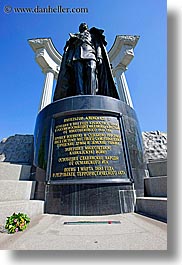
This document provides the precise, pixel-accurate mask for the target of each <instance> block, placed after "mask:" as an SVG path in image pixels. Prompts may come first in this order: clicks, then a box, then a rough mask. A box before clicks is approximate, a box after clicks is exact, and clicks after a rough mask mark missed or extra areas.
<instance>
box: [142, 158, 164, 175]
mask: <svg viewBox="0 0 182 265" xmlns="http://www.w3.org/2000/svg"><path fill="white" fill-rule="evenodd" d="M147 168H148V171H149V175H150V177H157V176H167V160H156V161H155V160H154V161H150V162H149V163H148V164H147Z"/></svg>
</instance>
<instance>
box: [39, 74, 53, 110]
mask: <svg viewBox="0 0 182 265" xmlns="http://www.w3.org/2000/svg"><path fill="white" fill-rule="evenodd" d="M53 81H54V72H53V70H52V69H47V71H46V76H45V81H44V87H43V90H42V97H41V101H40V106H39V111H41V110H42V109H43V108H45V107H46V106H47V105H49V104H50V103H51V98H52V89H53Z"/></svg>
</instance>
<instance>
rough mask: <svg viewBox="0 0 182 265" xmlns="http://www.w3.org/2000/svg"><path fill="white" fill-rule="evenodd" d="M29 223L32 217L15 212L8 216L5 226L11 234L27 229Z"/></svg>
mask: <svg viewBox="0 0 182 265" xmlns="http://www.w3.org/2000/svg"><path fill="white" fill-rule="evenodd" d="M29 223H30V218H29V217H28V216H27V215H26V214H24V213H18V214H17V213H13V214H12V215H11V216H9V217H7V220H6V224H5V228H6V229H7V230H8V233H9V234H13V233H16V232H18V231H23V230H25V229H26V228H27V225H28V224H29Z"/></svg>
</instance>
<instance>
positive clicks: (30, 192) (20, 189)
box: [0, 180, 36, 201]
mask: <svg viewBox="0 0 182 265" xmlns="http://www.w3.org/2000/svg"><path fill="white" fill-rule="evenodd" d="M35 183H36V182H35V181H16V180H0V201H12V200H13V201H14V200H30V199H33V197H34V191H35Z"/></svg>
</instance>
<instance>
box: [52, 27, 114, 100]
mask: <svg viewBox="0 0 182 265" xmlns="http://www.w3.org/2000/svg"><path fill="white" fill-rule="evenodd" d="M103 32H104V31H103V30H101V29H97V28H95V27H93V28H91V29H90V30H89V29H88V26H87V24H86V23H81V24H80V26H79V33H76V34H72V33H70V39H69V40H68V41H67V42H66V45H65V47H64V54H63V58H62V63H61V68H60V72H59V75H58V80H57V84H56V88H55V93H54V98H53V101H56V100H58V99H61V98H65V97H69V96H75V95H105V96H110V97H114V98H117V99H119V96H118V92H117V90H116V87H115V84H114V80H113V77H112V72H111V67H110V62H109V59H108V55H107V51H106V49H105V46H106V45H107V42H106V40H105V36H104V35H103Z"/></svg>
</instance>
